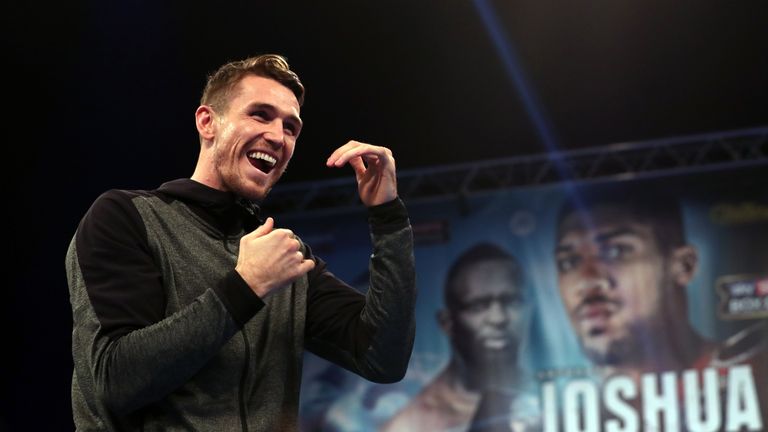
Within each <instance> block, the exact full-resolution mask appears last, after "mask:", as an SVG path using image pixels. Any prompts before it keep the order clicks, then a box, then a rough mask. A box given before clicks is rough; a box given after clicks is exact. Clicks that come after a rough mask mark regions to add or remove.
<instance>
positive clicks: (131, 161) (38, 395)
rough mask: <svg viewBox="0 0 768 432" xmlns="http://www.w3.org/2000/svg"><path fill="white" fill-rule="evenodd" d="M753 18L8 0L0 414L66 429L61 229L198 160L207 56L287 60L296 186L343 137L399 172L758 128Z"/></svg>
mask: <svg viewBox="0 0 768 432" xmlns="http://www.w3.org/2000/svg"><path fill="white" fill-rule="evenodd" d="M478 4H484V5H486V6H488V7H489V9H488V10H489V11H491V12H492V16H493V17H494V18H495V20H497V22H498V23H499V27H498V28H491V30H495V31H497V32H499V33H497V35H501V40H503V41H505V43H506V44H507V48H508V50H506V51H499V50H498V47H497V45H495V44H494V42H493V39H492V37H491V36H490V33H489V27H488V26H486V24H485V22H484V21H483V19H481V16H480V14H479V13H478V11H479V10H480V9H479V8H478V7H477V5H478ZM766 23H768V2H765V1H764V0H760V1H735V2H725V1H720V2H712V1H693V0H679V1H666V0H665V1H662V0H625V1H623V2H607V1H590V2H576V3H575V4H570V3H568V2H560V1H554V0H539V1H535V2H534V1H525V2H524V1H518V0H504V1H501V0H499V1H495V2H494V1H491V2H479V1H478V2H472V1H470V0H440V1H425V0H409V1H403V0H396V1H389V2H368V1H348V0H340V1H335V2H319V1H306V2H298V1H283V2H259V1H250V2H246V1H221V2H181V1H177V2H174V1H169V2H155V1H149V0H143V1H141V0H136V1H123V2H103V1H95V0H94V1H76V2H57V3H54V2H50V4H47V3H46V2H42V3H41V2H27V3H26V4H21V2H16V3H15V4H9V5H5V6H4V7H3V10H2V14H1V17H0V26H2V29H3V32H4V33H7V34H6V35H4V37H3V38H2V43H3V45H2V47H3V51H2V52H3V53H4V57H5V59H4V62H3V63H4V64H5V66H4V68H3V69H4V71H3V77H4V81H5V82H4V84H5V86H4V92H3V96H4V97H3V105H4V108H5V109H4V110H3V111H4V113H5V114H3V118H4V119H5V120H6V121H5V122H4V127H3V128H2V129H3V131H4V132H5V133H6V134H7V136H6V137H5V145H6V146H7V147H6V149H7V150H10V151H9V152H8V151H6V152H5V154H4V156H5V157H4V158H3V159H2V160H3V162H5V163H4V168H5V170H4V171H5V173H6V175H7V176H8V178H9V179H10V182H6V184H10V186H9V187H8V189H5V192H6V194H5V196H6V200H5V203H6V209H7V210H6V213H8V214H10V222H9V230H10V231H11V233H12V237H13V238H12V243H11V248H7V249H6V252H7V255H9V256H10V257H11V260H10V261H8V260H6V262H7V263H8V264H7V265H8V267H7V272H8V273H10V274H12V275H13V285H12V286H11V287H10V289H8V290H7V291H6V292H7V293H8V294H7V296H8V297H10V298H9V301H7V302H5V306H6V308H7V309H8V310H7V313H5V314H4V315H5V316H6V317H8V322H9V325H7V326H5V328H6V329H9V330H8V334H7V336H6V338H5V342H6V347H5V349H4V350H3V352H5V355H4V357H5V358H6V359H7V360H6V361H5V362H4V363H5V364H6V366H5V367H4V368H3V369H4V371H3V374H2V375H3V381H4V382H3V390H4V392H3V397H4V398H6V401H5V403H3V404H2V405H3V414H2V417H0V429H9V430H71V429H72V428H73V426H72V423H71V413H70V406H69V384H70V375H71V367H72V360H71V353H70V348H69V343H70V332H71V311H70V309H69V301H68V293H67V286H66V279H65V274H64V255H65V252H66V248H67V245H68V242H69V240H70V238H71V236H72V234H73V233H74V230H75V228H76V226H77V223H78V221H79V219H80V217H82V215H83V213H84V212H85V211H86V210H87V209H88V206H89V205H90V203H91V202H92V201H93V200H94V199H95V198H96V197H97V196H98V195H99V194H100V193H101V192H103V191H105V190H106V189H110V188H154V187H156V186H158V185H159V184H160V183H162V182H164V181H166V180H169V179H173V178H178V177H188V176H189V175H191V173H192V170H193V168H194V163H195V161H196V157H197V153H198V141H197V136H196V131H195V128H194V120H193V113H194V110H195V108H196V107H197V103H198V99H199V96H200V92H201V90H202V87H203V86H204V84H205V77H206V75H207V74H208V73H210V72H212V71H213V70H214V69H215V68H216V67H218V66H219V65H220V64H221V63H223V62H225V61H228V60H234V59H240V58H243V57H246V56H250V55H254V54H260V53H265V52H275V53H280V54H283V55H285V56H286V57H287V58H288V60H289V62H290V63H291V66H292V67H293V69H294V70H295V71H297V73H298V74H299V75H300V76H301V78H302V80H303V82H304V84H305V86H306V87H307V100H306V103H305V105H304V107H303V109H302V117H303V119H304V121H305V128H304V131H303V132H302V136H301V138H300V140H299V144H298V146H297V150H296V155H295V157H294V159H293V161H292V163H291V166H290V167H289V170H288V172H287V173H286V175H285V177H284V180H283V181H284V182H297V181H306V180H323V179H330V178H334V177H338V176H340V175H350V173H351V172H350V171H349V170H341V171H336V170H334V171H330V170H327V169H326V168H325V167H324V161H325V158H326V157H327V156H328V155H329V154H330V152H331V151H332V150H333V149H334V148H336V147H338V146H339V145H341V144H343V143H344V142H346V141H347V140H348V139H358V140H361V141H366V142H370V143H374V144H379V145H386V146H389V147H390V148H392V150H393V151H394V153H395V156H396V158H397V163H398V168H399V169H400V170H401V171H402V170H417V169H419V168H422V167H428V166H434V165H442V164H454V163H464V162H470V161H478V160H486V159H492V158H498V157H509V156H515V155H530V154H539V153H543V152H545V151H547V150H548V149H551V148H552V145H556V146H557V147H559V148H560V149H561V150H568V149H577V148H584V147H594V146H602V145H607V144H613V143H618V142H631V141H641V140H648V139H654V138H663V137H669V136H677V135H688V134H697V133H704V132H715V131H724V130H731V129H739V128H747V127H754V126H763V125H766V124H768V108H766V104H765V101H766V100H768V84H767V80H768V78H766V77H768V25H767V24H766ZM504 55H507V56H511V57H507V58H513V59H515V60H516V61H517V64H518V66H519V71H520V72H521V73H522V75H521V76H522V78H523V79H524V81H525V84H526V85H525V87H524V89H526V90H527V91H529V92H530V94H531V95H532V100H533V101H534V102H535V103H536V105H535V107H536V108H537V110H536V111H535V112H532V111H530V110H527V109H526V105H525V104H524V103H523V102H522V99H521V97H520V95H521V93H520V91H519V90H520V87H516V86H515V84H514V81H513V78H514V77H513V76H512V75H510V73H509V72H510V70H509V69H508V68H507V67H505V63H504V60H503V59H504V58H505V57H504ZM518 77H519V76H518ZM532 113H533V114H535V115H538V116H539V117H538V118H540V119H542V120H543V121H542V123H541V124H544V125H547V129H546V131H547V132H546V133H547V134H549V135H547V136H549V139H547V140H544V139H542V134H541V131H542V130H541V129H537V128H536V127H535V126H534V123H533V122H532V118H534V116H533V114H532Z"/></svg>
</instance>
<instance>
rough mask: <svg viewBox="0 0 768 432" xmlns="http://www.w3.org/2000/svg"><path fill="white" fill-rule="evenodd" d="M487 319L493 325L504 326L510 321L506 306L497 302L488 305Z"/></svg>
mask: <svg viewBox="0 0 768 432" xmlns="http://www.w3.org/2000/svg"><path fill="white" fill-rule="evenodd" d="M487 318H488V322H490V323H492V324H504V323H506V322H507V321H508V320H509V315H508V313H507V310H506V308H504V305H503V304H501V302H500V301H497V300H495V301H492V302H491V303H490V304H489V305H488V312H487Z"/></svg>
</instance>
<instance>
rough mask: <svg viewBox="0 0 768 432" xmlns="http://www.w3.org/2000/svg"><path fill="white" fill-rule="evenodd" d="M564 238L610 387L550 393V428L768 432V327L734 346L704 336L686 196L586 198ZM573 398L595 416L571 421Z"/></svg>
mask: <svg viewBox="0 0 768 432" xmlns="http://www.w3.org/2000/svg"><path fill="white" fill-rule="evenodd" d="M556 238H557V240H556V247H555V260H556V263H557V272H558V285H559V290H560V294H561V297H562V300H563V305H564V306H565V309H566V312H567V314H568V318H569V319H570V322H571V324H572V327H573V330H574V331H575V333H576V335H577V337H578V339H579V342H580V345H581V347H582V348H583V350H584V353H585V354H586V356H587V357H588V358H589V359H590V360H591V361H592V362H593V363H594V365H595V367H596V370H597V375H598V376H599V378H600V384H599V386H595V387H589V385H586V384H585V383H584V382H578V380H577V381H576V382H573V383H569V384H568V385H571V384H573V385H571V388H570V389H569V388H568V385H567V386H566V388H565V390H563V391H561V392H560V393H561V394H559V395H557V396H559V398H558V397H557V396H556V395H555V394H554V387H553V386H549V388H545V390H544V391H543V392H542V395H543V400H542V403H543V405H544V411H545V417H548V419H545V423H547V421H548V422H549V425H548V427H547V428H545V430H565V431H568V430H580V431H583V430H617V431H618V430H622V431H632V430H664V431H672V430H674V431H679V430H707V431H719V430H724V431H731V430H733V431H741V430H750V431H753V430H754V431H756V430H763V429H762V428H763V427H764V426H765V425H766V421H767V420H768V419H766V412H767V411H768V408H767V406H768V399H766V398H767V397H768V394H766V393H767V391H768V373H767V372H768V371H767V370H766V369H767V368H768V342H767V341H768V337H767V336H766V326H765V324H766V323H765V320H758V321H756V323H755V325H753V326H751V327H749V328H747V329H746V330H744V331H742V332H740V333H739V334H737V335H735V336H734V337H732V338H729V339H728V340H726V341H725V342H723V343H716V342H714V341H710V340H707V339H706V338H704V337H702V336H701V335H700V334H699V333H698V332H697V331H696V330H695V329H694V327H693V326H692V324H691V323H690V321H689V319H688V318H689V316H690V314H693V313H702V312H700V311H694V310H690V309H689V306H688V300H687V292H686V288H687V286H688V284H689V282H690V281H691V279H692V278H693V276H694V274H695V272H696V269H697V266H698V265H699V259H698V252H697V250H696V248H695V247H694V246H692V245H691V244H689V243H688V242H687V241H686V238H685V234H684V229H683V219H682V216H681V210H680V206H679V203H678V202H677V200H676V199H674V198H671V197H665V196H664V195H663V194H662V193H661V192H660V191H659V190H651V189H649V188H648V187H647V185H640V187H639V188H632V189H630V188H627V187H616V186H615V185H614V186H611V187H607V188H605V189H603V190H598V189H590V190H589V193H588V194H574V195H573V196H572V199H570V200H568V201H567V202H566V203H565V205H564V206H563V208H562V209H561V211H560V214H559V218H558V228H557V237H556ZM704 313H714V311H704ZM545 387H546V385H545ZM598 387H599V390H598ZM561 390H562V389H561ZM569 396H572V397H571V398H570V399H573V400H575V399H578V398H581V400H583V401H586V402H585V403H584V406H586V407H587V408H586V409H584V410H583V411H579V412H580V413H581V414H579V415H574V412H573V410H570V412H569V410H568V409H567V407H568V404H569V403H571V402H572V401H571V400H570V399H569ZM590 401H592V402H594V403H590ZM598 401H599V402H598ZM556 406H559V407H560V409H557V408H555V407H556ZM566 413H567V416H566V415H565V414H566ZM558 416H559V417H562V418H558ZM579 423H580V424H581V425H579V426H577V424H579ZM558 425H560V426H558ZM593 427H594V428H595V429H592V428H593Z"/></svg>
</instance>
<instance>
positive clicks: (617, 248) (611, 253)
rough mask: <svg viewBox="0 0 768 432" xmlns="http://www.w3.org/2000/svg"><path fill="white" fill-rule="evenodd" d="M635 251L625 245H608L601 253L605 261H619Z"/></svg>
mask: <svg viewBox="0 0 768 432" xmlns="http://www.w3.org/2000/svg"><path fill="white" fill-rule="evenodd" d="M632 251H633V248H632V246H629V245H625V244H618V243H617V244H611V245H606V246H605V247H604V248H603V250H602V251H601V255H602V256H603V259H605V260H607V261H617V260H621V259H624V258H627V257H628V256H629V255H630V254H631V253H632Z"/></svg>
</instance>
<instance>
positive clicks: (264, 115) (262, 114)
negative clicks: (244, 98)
mask: <svg viewBox="0 0 768 432" xmlns="http://www.w3.org/2000/svg"><path fill="white" fill-rule="evenodd" d="M251 117H257V118H259V119H266V118H267V112H266V111H261V110H259V111H254V112H252V113H251Z"/></svg>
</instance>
